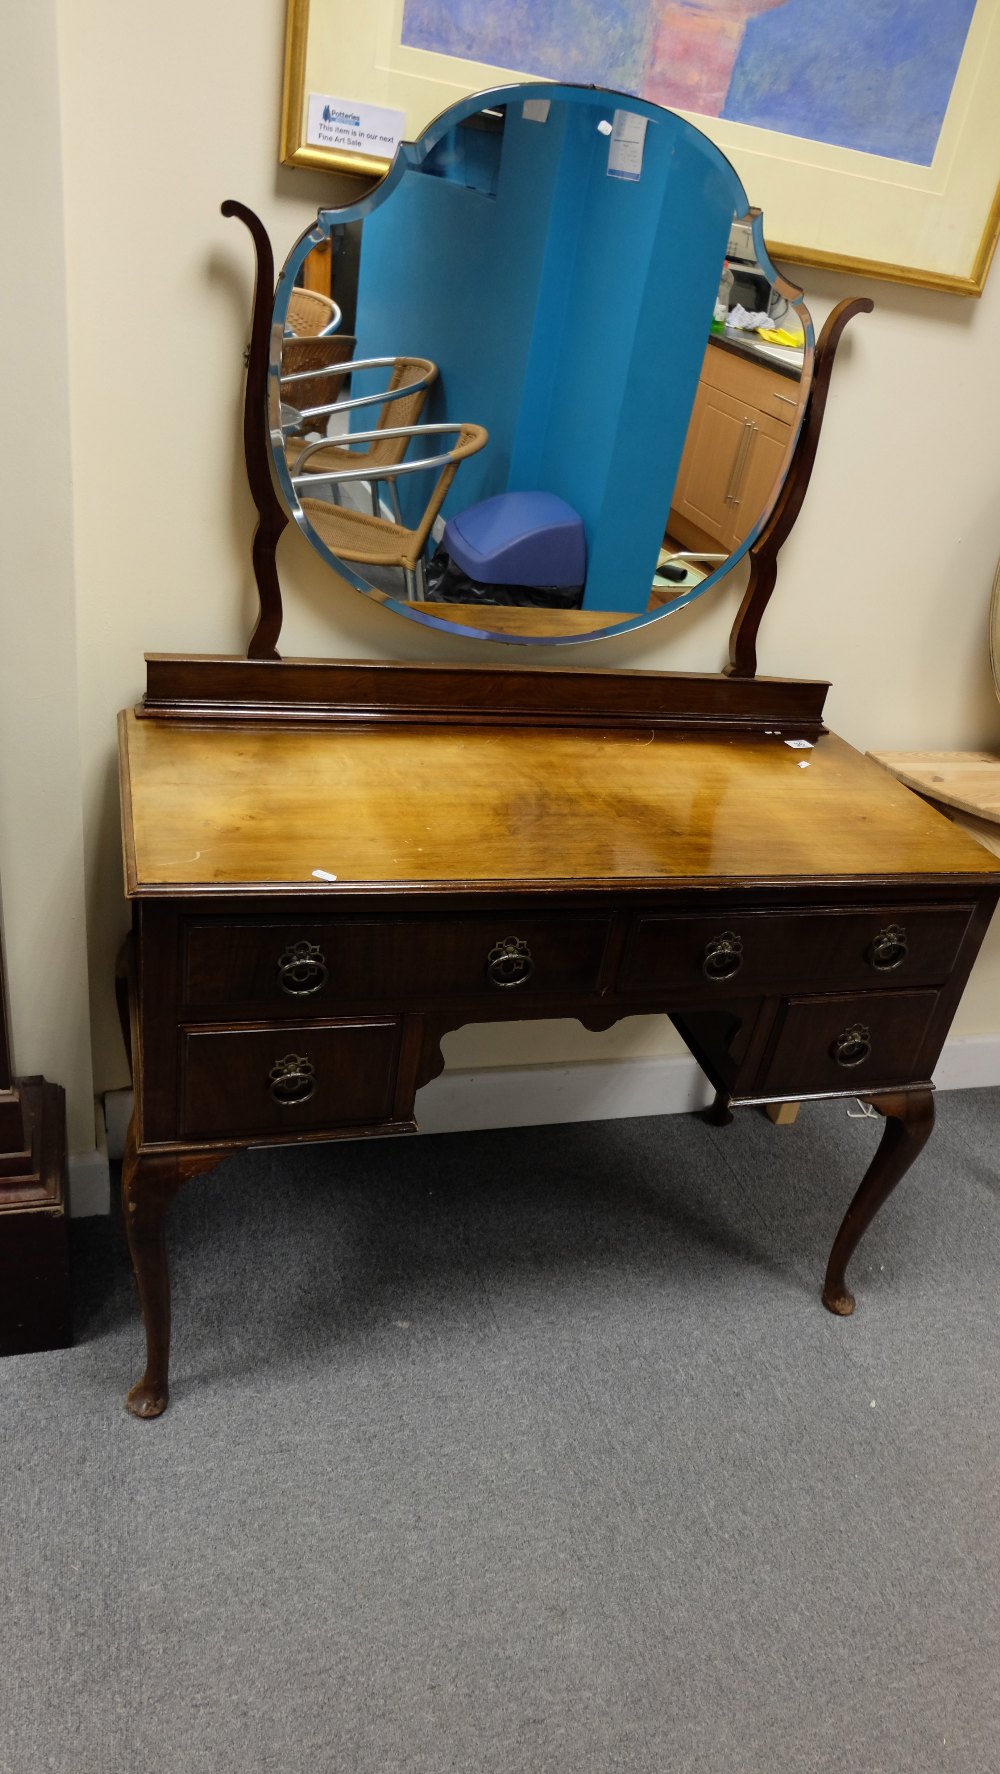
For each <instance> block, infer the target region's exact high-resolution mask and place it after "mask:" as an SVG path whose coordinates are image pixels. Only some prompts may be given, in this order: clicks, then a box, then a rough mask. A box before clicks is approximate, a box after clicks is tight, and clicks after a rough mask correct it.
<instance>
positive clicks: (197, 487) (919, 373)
mask: <svg viewBox="0 0 1000 1774" xmlns="http://www.w3.org/2000/svg"><path fill="white" fill-rule="evenodd" d="M15 10H16V11H17V12H18V13H21V12H23V13H24V14H25V15H27V6H26V4H25V0H21V3H20V5H19V6H18V7H17V8H15ZM283 13H284V7H283V0H244V4H243V5H242V6H241V7H240V8H239V9H238V12H234V10H233V9H232V8H222V7H219V8H214V7H208V6H205V5H204V4H201V5H198V6H195V5H194V4H192V0H174V4H173V5H172V6H170V7H169V8H168V7H162V8H153V7H145V6H136V5H135V4H134V3H132V4H126V3H125V0H90V3H89V4H88V5H87V6H85V7H84V6H81V5H79V4H78V3H77V0H63V3H62V4H58V5H57V4H56V3H55V0H35V4H34V5H33V7H32V14H31V16H33V17H35V16H37V17H38V18H43V19H47V20H49V22H50V23H51V21H52V20H53V19H54V18H55V19H57V21H58V30H59V45H60V58H59V59H60V75H59V92H60V112H61V122H62V151H63V178H64V191H65V213H64V222H65V249H66V264H67V312H68V335H69V390H70V437H71V444H72V460H73V511H72V517H73V524H72V561H73V565H72V572H73V574H74V583H75V601H76V657H75V672H76V684H77V690H78V699H79V721H80V735H81V744H80V757H81V772H82V776H81V787H82V807H83V828H84V832H85V841H86V878H87V897H88V924H89V939H90V968H91V977H92V980H93V988H94V990H93V997H94V1027H95V1050H94V1051H95V1073H96V1083H97V1086H98V1088H99V1089H103V1088H107V1087H109V1086H112V1085H116V1084H121V1083H123V1082H124V1081H125V1068H124V1060H123V1056H122V1053H121V1047H120V1041H119V1037H118V1034H117V1029H116V1027H115V1023H114V1017H113V1006H112V997H111V990H110V977H111V968H112V961H113V955H114V951H115V947H116V945H117V942H118V941H119V939H120V936H121V933H122V931H123V929H124V927H125V924H126V912H125V907H124V904H123V900H122V896H121V887H120V859H119V850H118V824H117V797H116V785H115V774H114V716H115V712H116V710H117V709H118V708H119V707H121V706H123V705H124V704H125V703H128V702H130V701H132V700H134V699H135V698H136V697H137V696H138V695H139V694H140V693H141V689H142V682H143V675H142V654H143V652H144V650H177V651H187V650H190V651H199V652H213V651H227V652H232V651H239V650H242V647H243V644H244V642H245V637H246V635H247V633H248V631H249V627H250V626H251V622H252V615H253V609H254V598H253V595H252V581H251V576H250V568H249V546H250V538H251V534H252V529H253V521H254V519H253V511H252V507H251V505H250V502H249V498H248V495H247V493H246V491H245V487H244V484H243V474H242V466H241V460H240V454H239V449H240V405H239V403H240V398H241V386H242V361H241V359H242V349H243V344H244V342H245V338H246V334H247V316H248V311H249V302H250V295H251V285H252V269H251V252H250V243H249V239H248V237H247V236H246V235H245V233H244V231H243V230H242V228H241V227H240V225H239V224H238V223H236V222H233V221H224V220H223V219H222V218H221V216H220V215H219V204H220V202H221V200H222V199H223V198H225V197H237V198H240V199H242V200H243V201H244V202H246V203H248V204H250V206H251V207H252V208H255V209H257V210H258V211H259V212H260V214H261V215H262V216H263V218H264V220H265V222H266V224H267V226H268V227H269V229H270V230H271V233H272V237H273V239H274V241H275V243H276V245H277V247H278V248H279V249H282V248H287V246H288V245H289V244H290V243H291V241H292V240H293V238H294V237H295V236H296V234H297V233H298V232H299V231H300V230H301V229H302V228H303V227H304V226H305V225H306V224H307V223H308V222H309V221H310V220H311V218H312V216H313V215H314V213H315V210H316V208H317V206H318V205H319V203H320V202H321V201H323V202H329V201H330V194H331V182H330V181H329V180H328V179H326V178H324V177H323V176H322V175H319V174H311V173H302V172H294V173H293V172H290V171H286V170H284V169H280V168H279V167H278V165H277V161H276V147H275V143H276V138H277V128H278V104H279V89H280V72H281V55H282V35H283ZM8 28H9V27H8ZM43 158H44V157H43ZM50 158H51V157H50ZM9 164H15V163H9ZM16 165H17V171H16V175H15V176H16V178H17V180H18V181H19V188H20V189H21V190H22V191H23V193H24V194H25V196H26V198H30V199H31V200H32V201H34V202H36V203H39V204H40V203H43V202H44V201H46V200H47V197H48V195H49V194H50V186H51V169H50V170H49V173H48V174H46V171H45V166H44V164H39V162H38V160H37V159H35V158H34V157H33V156H28V155H22V157H21V159H20V161H18V162H16ZM807 281H808V284H809V288H810V293H811V297H812V305H813V309H814V313H815V315H816V317H817V319H818V320H819V319H822V317H823V315H824V314H825V313H826V311H827V310H828V308H829V307H830V306H831V305H832V303H833V302H834V301H835V300H837V299H838V298H839V297H840V296H841V295H844V294H849V293H855V292H857V293H865V292H866V286H865V284H864V283H863V282H862V281H860V280H858V279H855V278H840V277H836V276H834V275H832V274H823V275H808V274H807ZM867 293H870V294H872V295H873V296H874V299H875V302H876V312H875V313H874V315H872V316H871V317H865V318H863V319H861V320H859V321H857V322H856V323H854V326H853V328H852V330H851V331H850V332H849V333H848V335H847V336H846V338H845V343H844V345H843V347H842V356H841V362H840V363H839V365H838V374H837V378H836V383H835V387H834V390H833V393H832V396H831V401H830V405H829V408H828V418H827V425H826V432H825V435H824V439H823V444H822V448H821V452H820V457H819V461H818V464H817V470H816V475H815V479H814V484H813V487H812V489H811V491H810V495H809V499H808V501H807V504H806V507H805V511H804V514H803V516H802V519H801V520H800V523H799V526H798V528H797V530H796V532H795V535H794V537H793V539H792V542H791V543H790V544H789V546H788V548H787V550H786V551H785V554H784V557H783V561H782V567H781V576H780V581H779V586H778V590H777V592H776V594H775V598H774V601H773V603H772V606H771V611H770V613H769V615H768V617H767V618H766V620H765V624H764V628H763V631H762V636H761V660H762V666H763V668H764V669H766V670H768V671H770V672H773V673H790V674H797V675H801V676H819V677H829V678H831V679H832V682H833V690H832V693H831V696H830V700H829V704H828V707H829V714H830V718H831V720H832V722H833V724H834V725H835V726H836V727H837V728H838V730H839V731H840V732H842V733H843V734H844V735H845V736H846V737H847V738H849V739H851V740H852V741H853V742H854V743H855V744H856V745H859V746H861V747H868V746H898V747H909V746H969V745H981V744H984V743H989V742H990V741H995V740H997V739H1000V707H998V705H997V703H996V699H995V697H994V694H993V690H992V685H991V680H990V675H989V666H988V656H987V648H986V612H987V605H988V600H989V590H990V583H991V578H992V573H993V566H994V561H995V557H996V554H997V552H998V550H1000V501H998V497H997V493H998V481H1000V468H998V464H1000V352H998V351H997V347H996V337H997V332H998V327H1000V273H995V274H994V277H993V280H992V281H991V283H990V284H989V285H988V287H987V290H986V293H985V295H984V297H983V299H982V300H981V301H980V302H970V301H965V300H962V299H960V298H957V297H956V298H949V297H944V296H933V295H930V294H927V293H925V292H922V291H911V290H902V289H895V288H893V287H891V286H889V285H872V286H870V288H868V290H867ZM19 331H20V337H21V339H22V341H23V346H24V352H25V357H26V359H29V358H30V361H32V362H36V363H37V362H42V363H44V362H45V361H46V359H47V354H48V352H49V350H50V332H51V329H50V326H49V325H48V324H47V323H44V322H43V321H42V319H41V317H40V316H39V314H38V313H37V311H36V310H35V308H34V306H33V305H32V306H30V307H29V308H28V310H27V312H26V313H25V315H24V316H23V320H22V325H21V327H20V329H19ZM8 336H9V335H8ZM53 509H54V510H55V514H56V520H57V521H56V523H55V525H53V526H52V535H50V536H49V537H47V538H44V537H42V536H39V537H38V540H37V543H36V544H34V545H33V546H34V547H35V549H36V554H37V559H38V560H39V561H40V560H41V559H42V558H43V554H44V551H45V549H46V548H51V547H52V546H53V539H54V537H55V536H56V535H58V537H59V538H60V540H59V541H58V544H57V546H58V547H59V548H60V549H61V550H62V555H61V556H60V559H61V562H62V564H61V566H60V568H59V574H60V575H61V577H60V583H62V582H63V581H64V580H65V578H66V575H67V573H68V572H69V571H70V569H69V567H68V565H67V559H68V549H69V541H68V538H67V532H68V522H67V516H68V514H67V512H66V510H65V503H64V504H63V507H62V508H61V509H60V507H59V505H58V503H56V505H55V507H54V508H53ZM64 556H65V557H66V558H63V557H64ZM279 565H280V568H281V572H282V577H283V582H284V586H285V592H286V605H287V609H288V618H287V625H286V629H285V633H284V635H283V639H282V645H283V650H285V651H286V652H289V653H291V652H294V651H310V650H311V651H322V652H325V653H327V654H330V655H340V656H380V657H407V658H420V659H433V658H442V659H450V660H454V659H462V658H464V659H474V660H475V659H479V660H486V659H492V658H494V657H495V656H496V655H495V653H494V652H493V651H491V650H489V649H487V648H486V647H484V646H482V645H476V644H475V643H471V642H462V641H460V640H455V641H454V642H451V643H449V642H447V641H446V640H445V639H444V638H442V637H438V636H433V637H429V636H425V635H424V634H423V633H422V632H421V631H420V630H419V629H418V628H417V627H416V626H415V625H406V624H404V623H403V622H402V621H401V620H400V619H399V618H398V617H394V616H391V615H389V614H387V613H386V612H384V611H382V610H381V609H378V608H375V607H370V606H368V605H367V604H366V603H365V602H364V600H363V599H362V598H360V597H358V596H357V595H356V594H355V593H353V592H352V591H350V590H349V589H347V588H346V587H343V586H341V585H340V584H339V583H338V582H336V581H334V580H332V579H331V578H330V577H329V576H327V575H326V574H325V573H324V571H323V570H322V569H321V568H320V567H319V566H318V565H317V564H316V563H314V562H313V560H312V558H311V556H310V555H309V553H308V550H307V549H306V548H305V545H304V544H303V543H302V542H301V540H300V538H299V537H298V536H297V535H296V534H295V533H286V536H285V538H284V539H283V541H282V544H281V547H280V551H279ZM736 597H737V588H736V587H734V586H730V587H728V588H726V589H724V590H723V591H722V592H720V593H719V594H718V595H717V596H716V597H715V599H714V601H710V600H706V607H705V608H704V609H703V608H700V607H699V606H697V605H695V606H693V607H692V609H691V610H690V611H688V612H685V613H683V614H681V615H679V616H677V617H674V618H671V619H669V620H668V621H667V622H665V623H664V624H662V625H661V626H660V627H659V628H658V629H656V630H654V631H653V634H652V635H651V636H649V637H648V638H646V639H644V638H643V637H641V636H639V637H635V638H633V639H631V640H629V639H622V640H621V641H618V642H613V643H605V644H603V645H600V646H592V647H587V648H583V649H576V648H571V649H567V650H565V652H564V653H563V654H562V655H561V662H562V663H565V664H572V663H574V662H579V663H583V662H584V661H586V662H588V663H590V662H593V663H595V664H615V665H623V666H632V667H642V666H646V667H653V668H670V667H673V666H676V667H681V668H686V669H689V668H691V667H693V666H694V667H712V668H714V667H715V666H716V665H717V664H718V663H719V662H720V661H721V658H722V653H723V647H724V641H725V636H726V633H727V631H728V626H729V622H730V620H731V616H732V613H733V609H734V607H735V602H736ZM62 644H64V646H68V645H69V643H68V642H64V643H62ZM529 656H530V654H529V651H528V650H527V649H519V650H518V652H517V655H516V657H517V660H518V663H525V662H526V659H527V658H528V657H529ZM545 658H546V662H547V663H548V662H551V655H550V654H546V655H545ZM64 677H65V678H67V679H71V678H72V673H68V672H67V673H64ZM71 687H72V686H71V684H70V689H71ZM57 700H58V701H59V703H60V720H61V721H63V722H65V721H66V720H67V719H68V718H69V716H68V708H69V705H70V703H71V700H72V698H71V696H70V694H69V691H68V690H67V688H66V685H65V684H64V685H63V687H62V689H61V690H60V692H59V695H58V698H57ZM63 754H65V761H66V769H67V773H68V780H67V782H66V784H65V785H64V789H65V793H64V799H65V800H66V802H67V803H71V802H72V801H73V795H74V793H75V788H76V784H75V777H74V774H73V771H74V764H73V748H72V746H71V744H70V740H69V738H68V737H66V736H63V737H62V738H61V740H60V755H61V756H62V755H63ZM30 779H31V772H29V780H30ZM27 798H28V799H29V800H30V795H29V796H28V797H27ZM862 811H863V810H862V809H859V814H860V813H861V812H862ZM50 842H51V832H50V820H49V819H48V816H47V814H46V812H45V810H44V808H43V807H42V806H37V807H35V808H33V809H32V808H29V809H28V810H27V818H26V824H25V825H24V826H23V828H22V844H21V848H20V850H19V851H18V853H17V854H15V855H14V856H13V857H12V858H11V859H9V860H8V858H7V857H6V855H5V857H4V859H3V866H4V873H5V885H6V887H7V893H8V898H9V896H10V894H11V892H12V891H13V892H15V893H21V894H22V895H24V894H26V892H27V891H28V887H27V884H28V883H29V882H30V880H31V878H32V869H33V859H35V858H37V857H38V856H39V855H44V854H45V853H46V846H47V845H49V844H50ZM8 874H9V876H10V879H9V880H7V876H8ZM8 940H9V942H10V943H11V944H12V945H16V946H17V950H18V953H19V954H20V952H21V948H22V946H23V944H24V943H25V942H30V940H31V925H30V922H26V923H25V924H24V925H23V926H19V928H18V929H17V930H16V931H9V934H8ZM998 985H1000V932H998V935H997V936H996V937H994V938H993V939H992V941H991V942H990V943H989V945H988V947H987V950H986V952H985V953H984V955H983V957H982V959H981V961H980V963H979V966H978V969H977V974H976V977H975V979H974V982H973V985H972V987H971V988H970V992H969V994H968V996H967V998H966V1000H965V1003H964V1004H963V1007H962V1011H961V1013H960V1018H959V1023H958V1028H959V1030H960V1031H962V1032H965V1033H971V1032H977V1033H992V1032H995V1033H998V1034H1000V992H998V989H997V988H998ZM81 1033H82V1032H81ZM673 1048H674V1041H673V1037H672V1035H671V1033H670V1032H669V1030H667V1029H664V1028H663V1027H662V1026H661V1025H659V1024H658V1023H654V1022H653V1021H652V1020H651V1019H636V1020H633V1021H629V1022H627V1023H623V1024H620V1025H619V1026H618V1028H617V1029H614V1030H611V1031H610V1032H608V1033H607V1034H605V1035H600V1036H597V1035H590V1034H586V1033H585V1032H584V1031H582V1030H580V1029H579V1028H578V1027H577V1026H576V1025H574V1024H568V1023H567V1024H562V1023H560V1024H556V1025H552V1024H549V1025H537V1026H532V1025H522V1026H521V1027H508V1028H506V1029H504V1028H480V1029H468V1030H464V1031H459V1032H458V1033H456V1034H455V1035H453V1036H451V1037H449V1041H448V1047H447V1053H448V1058H449V1063H450V1064H452V1065H461V1066H466V1065H483V1064H493V1063H504V1062H506V1061H514V1060H517V1061H520V1062H523V1061H524V1060H525V1058H526V1057H528V1056H529V1055H535V1056H537V1057H539V1058H543V1059H548V1060H562V1059H566V1058H572V1057H575V1056H581V1057H588V1058H594V1057H600V1056H603V1055H614V1054H625V1053H630V1052H644V1053H650V1052H654V1053H655V1052H669V1051H673ZM61 1063H62V1062H61ZM74 1065H75V1070H73V1068H72V1067H70V1065H69V1062H68V1061H66V1062H65V1063H63V1072H64V1074H65V1075H66V1076H69V1075H70V1071H71V1070H73V1076H74V1077H75V1078H77V1091H78V1094H79V1093H80V1092H83V1091H84V1090H85V1089H86V1085H85V1083H84V1082H83V1081H82V1080H81V1078H80V1072H81V1065H82V1061H81V1057H80V1055H79V1054H77V1055H76V1058H75V1061H74ZM46 1069H48V1066H47V1068H46Z"/></svg>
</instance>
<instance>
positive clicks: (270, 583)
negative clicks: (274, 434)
mask: <svg viewBox="0 0 1000 1774" xmlns="http://www.w3.org/2000/svg"><path fill="white" fill-rule="evenodd" d="M222 213H223V215H224V216H236V217H237V218H238V219H239V221H241V222H243V223H244V225H245V226H246V227H247V228H248V229H249V231H250V236H251V239H252V240H253V244H254V251H255V254H256V260H257V274H256V278H255V281H254V292H253V313H252V321H251V328H250V344H249V347H248V350H247V381H246V393H245V396H244V402H243V452H244V455H245V457H246V466H247V480H248V481H249V483H250V493H251V497H252V499H253V502H254V504H255V505H256V507H257V517H258V522H257V528H256V530H255V531H254V539H253V571H254V578H255V579H256V581H257V596H258V597H259V599H260V615H259V616H258V618H257V626H256V627H255V629H254V631H253V634H252V635H251V637H250V644H249V646H248V648H247V658H248V659H277V658H279V657H280V655H279V653H278V651H277V646H278V636H279V634H280V633H281V586H280V585H279V583H278V568H277V564H276V561H275V549H276V548H277V546H278V538H279V536H280V535H281V532H282V530H283V529H284V528H285V525H286V524H287V522H288V518H287V516H286V514H285V510H284V507H283V506H282V504H281V502H280V500H279V499H278V496H277V494H276V492H275V490H274V483H273V481H272V479H271V463H270V457H269V455H268V442H267V426H266V424H265V422H264V419H265V412H266V401H267V361H268V341H269V334H270V328H271V307H272V304H273V301H274V254H273V252H272V250H271V242H270V239H269V238H268V233H267V229H266V228H265V227H264V224H263V222H262V221H261V219H260V217H259V216H257V215H255V214H254V212H253V210H252V209H247V207H246V204H243V203H237V202H236V201H235V199H233V198H227V199H226V202H225V203H224V204H223V205H222Z"/></svg>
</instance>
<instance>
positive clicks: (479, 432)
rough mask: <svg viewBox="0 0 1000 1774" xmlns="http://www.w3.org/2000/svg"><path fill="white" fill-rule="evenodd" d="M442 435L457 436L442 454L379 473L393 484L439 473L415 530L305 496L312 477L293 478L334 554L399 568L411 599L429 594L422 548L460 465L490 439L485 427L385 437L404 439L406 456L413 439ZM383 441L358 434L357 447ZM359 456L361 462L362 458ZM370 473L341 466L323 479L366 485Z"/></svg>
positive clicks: (400, 430) (401, 431)
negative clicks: (401, 477) (425, 473)
mask: <svg viewBox="0 0 1000 1774" xmlns="http://www.w3.org/2000/svg"><path fill="white" fill-rule="evenodd" d="M442 433H444V434H446V435H454V434H457V439H458V441H457V442H456V443H455V444H454V445H453V446H452V448H451V449H450V450H447V451H445V452H444V454H442V455H438V456H423V457H420V458H419V459H418V460H414V461H412V462H397V463H395V464H392V465H389V466H387V467H383V468H382V469H381V470H380V473H381V475H382V477H383V478H385V479H387V480H389V479H391V480H395V479H396V478H397V477H398V476H399V475H402V474H416V473H417V472H418V471H420V470H422V469H428V468H440V469H441V472H440V474H439V475H438V478H437V480H436V482H435V483H434V490H433V492H432V493H431V496H430V498H429V499H428V501H427V505H426V507H425V509H424V511H423V514H422V516H421V518H420V521H419V523H418V524H417V526H416V528H415V529H412V530H411V529H409V528H408V527H407V526H406V524H402V523H390V521H389V520H388V518H384V517H374V516H369V515H368V513H367V512H366V511H349V510H347V509H345V507H344V506H342V505H333V504H330V503H328V502H327V501H326V500H324V499H313V498H310V497H308V496H304V488H305V487H308V485H309V482H310V479H311V476H310V475H309V474H308V473H306V474H300V475H295V476H294V477H293V480H294V484H295V487H296V490H297V491H298V493H299V499H300V504H301V507H302V510H303V512H304V514H305V516H306V518H307V520H308V522H309V523H310V524H311V525H312V528H313V529H314V530H315V531H316V534H317V535H318V536H319V538H320V540H321V541H322V542H325V544H326V546H327V548H328V549H329V550H330V552H331V554H335V555H337V556H338V557H339V558H340V559H341V560H345V561H358V562H359V563H361V564H362V565H364V566H372V567H376V566H377V567H401V568H402V570H403V572H404V573H405V575H406V588H407V595H408V596H409V597H412V598H418V599H421V600H422V599H423V597H424V596H425V592H426V585H425V580H424V548H425V547H426V544H427V538H428V536H429V535H430V533H431V526H432V524H433V522H434V519H435V518H436V517H437V514H438V512H439V511H440V509H441V506H442V504H443V503H444V499H445V495H446V493H447V492H448V488H449V487H450V486H451V483H452V481H453V480H454V478H455V474H456V471H457V469H458V465H459V463H460V462H464V460H465V458H466V456H474V455H475V454H476V451H477V450H481V449H482V447H483V445H484V444H485V443H486V442H487V439H488V435H489V434H488V432H486V431H484V429H483V427H482V426H481V425H406V426H399V427H396V428H394V429H393V431H392V432H390V433H388V434H387V435H388V436H391V437H394V438H395V437H396V436H397V435H401V438H402V445H403V449H404V450H405V449H406V446H407V444H408V443H409V440H410V439H411V438H422V437H429V436H440V435H441V434H442ZM380 436H381V433H380V432H378V431H359V432H357V433H356V434H355V439H356V441H357V443H359V444H372V443H375V442H377V441H378V440H379V438H380ZM314 447H317V446H314ZM351 454H352V452H351V451H350V450H349V449H346V448H345V449H343V450H341V451H340V452H339V455H340V457H341V459H342V460H343V459H345V458H346V459H349V458H350V456H351ZM358 455H359V459H360V460H363V456H362V454H361V452H358ZM369 473H370V470H369V469H368V468H367V467H354V468H346V467H343V466H341V467H339V468H337V469H335V470H334V469H327V470H326V471H325V472H324V475H323V479H324V480H325V481H329V482H331V483H333V484H338V483H341V482H344V481H352V480H363V479H366V478H367V477H368V475H369Z"/></svg>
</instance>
